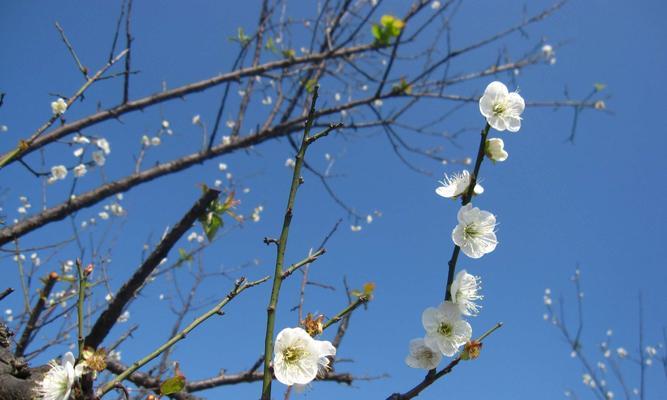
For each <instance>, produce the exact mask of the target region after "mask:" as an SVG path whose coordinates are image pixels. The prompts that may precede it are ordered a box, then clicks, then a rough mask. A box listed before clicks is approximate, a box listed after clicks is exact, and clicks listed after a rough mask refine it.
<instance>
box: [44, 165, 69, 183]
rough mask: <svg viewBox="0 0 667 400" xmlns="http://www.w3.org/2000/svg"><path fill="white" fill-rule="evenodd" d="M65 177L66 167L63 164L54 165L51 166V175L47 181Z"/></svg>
mask: <svg viewBox="0 0 667 400" xmlns="http://www.w3.org/2000/svg"><path fill="white" fill-rule="evenodd" d="M66 177H67V168H65V166H64V165H55V166H53V167H51V176H50V177H49V179H48V182H49V183H53V182H55V181H58V180H62V179H65V178H66Z"/></svg>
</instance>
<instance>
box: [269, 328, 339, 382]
mask: <svg viewBox="0 0 667 400" xmlns="http://www.w3.org/2000/svg"><path fill="white" fill-rule="evenodd" d="M273 353H274V357H273V371H274V373H275V374H276V379H278V381H280V382H281V383H283V384H285V385H288V386H291V385H294V384H300V385H305V384H307V383H309V382H311V381H312V380H313V379H315V377H316V376H317V373H318V372H319V371H322V370H324V369H326V368H327V367H328V366H329V359H328V358H327V357H329V356H335V355H336V348H335V347H334V346H333V345H332V344H331V342H328V341H325V340H315V339H313V338H312V337H310V335H309V334H308V333H307V332H306V331H305V330H303V329H302V328H285V329H283V330H282V331H280V333H278V336H277V337H276V343H275V346H274V350H273Z"/></svg>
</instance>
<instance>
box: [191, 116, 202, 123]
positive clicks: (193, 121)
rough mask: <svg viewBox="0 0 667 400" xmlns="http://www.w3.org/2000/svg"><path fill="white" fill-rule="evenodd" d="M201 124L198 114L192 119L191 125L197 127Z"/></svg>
mask: <svg viewBox="0 0 667 400" xmlns="http://www.w3.org/2000/svg"><path fill="white" fill-rule="evenodd" d="M200 123H201V117H200V116H199V114H197V115H195V116H194V117H192V125H199V124H200Z"/></svg>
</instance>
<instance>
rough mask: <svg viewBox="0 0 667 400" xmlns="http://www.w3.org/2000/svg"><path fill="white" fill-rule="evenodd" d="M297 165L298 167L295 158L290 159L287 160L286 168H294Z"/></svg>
mask: <svg viewBox="0 0 667 400" xmlns="http://www.w3.org/2000/svg"><path fill="white" fill-rule="evenodd" d="M295 165H296V162H295V161H294V159H293V158H288V159H287V160H285V166H286V167H288V168H294V166H295Z"/></svg>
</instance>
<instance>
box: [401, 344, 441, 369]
mask: <svg viewBox="0 0 667 400" xmlns="http://www.w3.org/2000/svg"><path fill="white" fill-rule="evenodd" d="M440 360H442V353H441V352H440V351H439V350H438V349H437V348H436V349H433V348H431V347H429V346H428V345H427V344H426V341H425V340H424V339H421V338H420V339H412V340H411V341H410V354H408V356H407V357H405V363H406V364H408V366H409V367H411V368H421V369H426V370H431V369H433V368H435V367H437V366H438V364H440Z"/></svg>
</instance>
